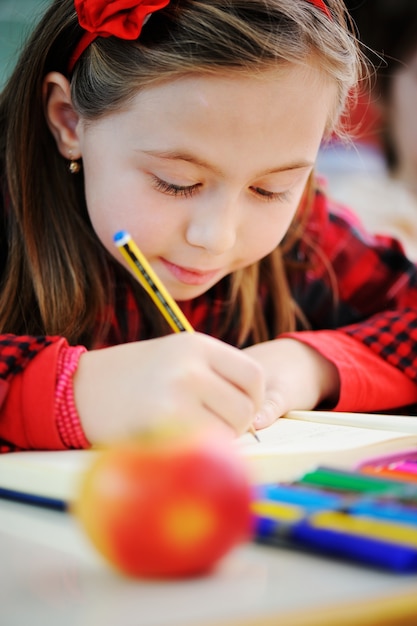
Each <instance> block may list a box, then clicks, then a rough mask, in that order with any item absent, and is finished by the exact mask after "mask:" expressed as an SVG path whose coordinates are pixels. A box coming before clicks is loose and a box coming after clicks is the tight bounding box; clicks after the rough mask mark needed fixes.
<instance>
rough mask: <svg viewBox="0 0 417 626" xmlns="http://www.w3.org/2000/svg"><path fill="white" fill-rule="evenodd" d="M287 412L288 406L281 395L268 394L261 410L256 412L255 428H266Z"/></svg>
mask: <svg viewBox="0 0 417 626" xmlns="http://www.w3.org/2000/svg"><path fill="white" fill-rule="evenodd" d="M286 412H287V408H286V406H285V403H284V401H283V398H282V396H281V395H279V394H277V393H275V394H273V395H268V397H267V398H266V399H265V401H264V402H263V404H262V407H261V409H260V411H258V413H257V414H256V417H255V420H254V422H253V425H254V426H255V428H256V429H257V430H258V429H261V428H266V427H267V426H270V425H271V424H273V423H274V422H275V421H276V420H277V419H279V418H280V417H282V416H283V415H284V414H285V413H286Z"/></svg>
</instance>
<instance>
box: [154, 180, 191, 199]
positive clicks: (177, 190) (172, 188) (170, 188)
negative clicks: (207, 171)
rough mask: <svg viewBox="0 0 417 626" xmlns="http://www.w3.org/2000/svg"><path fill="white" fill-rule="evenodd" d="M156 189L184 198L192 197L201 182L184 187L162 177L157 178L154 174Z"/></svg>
mask: <svg viewBox="0 0 417 626" xmlns="http://www.w3.org/2000/svg"><path fill="white" fill-rule="evenodd" d="M153 180H154V185H155V189H157V191H162V193H166V194H168V195H169V196H175V197H178V196H180V197H182V198H191V197H192V196H193V195H194V194H195V193H196V191H197V189H198V188H199V187H200V183H197V184H196V185H191V186H189V187H183V186H181V185H174V184H172V183H167V182H166V181H165V180H162V179H161V178H157V177H156V176H153Z"/></svg>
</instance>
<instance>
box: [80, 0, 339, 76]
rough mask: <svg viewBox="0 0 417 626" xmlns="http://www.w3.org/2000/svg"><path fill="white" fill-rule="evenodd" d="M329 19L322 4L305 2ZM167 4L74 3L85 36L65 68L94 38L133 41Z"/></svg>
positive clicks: (138, 0)
mask: <svg viewBox="0 0 417 626" xmlns="http://www.w3.org/2000/svg"><path fill="white" fill-rule="evenodd" d="M307 1H308V2H310V4H314V6H316V7H317V8H319V9H320V10H321V11H323V13H325V14H326V15H327V16H328V17H329V18H330V19H331V15H330V11H329V9H328V8H327V6H326V5H325V3H324V0H307ZM169 2H170V0H74V6H75V10H76V11H77V14H78V22H79V24H80V26H81V27H82V28H83V29H84V30H85V33H84V34H83V36H82V37H81V39H80V41H79V42H78V44H77V46H76V48H75V50H74V52H73V54H72V56H71V58H70V60H69V65H68V72H69V73H70V74H71V73H72V70H73V69H74V66H75V64H76V63H77V61H78V59H79V58H80V56H81V55H82V54H83V52H84V51H85V50H86V49H87V48H88V46H89V45H90V43H92V42H93V41H94V40H95V39H97V37H111V36H112V35H113V36H114V37H118V38H119V39H126V40H134V39H137V38H138V37H139V35H140V33H141V30H142V27H143V25H144V24H145V22H146V20H147V18H148V17H149V15H151V13H155V11H159V10H160V9H163V8H164V7H166V6H167V5H168V4H169Z"/></svg>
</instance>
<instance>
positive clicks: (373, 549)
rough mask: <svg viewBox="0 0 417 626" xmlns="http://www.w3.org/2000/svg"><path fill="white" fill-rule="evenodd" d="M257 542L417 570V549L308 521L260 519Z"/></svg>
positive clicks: (384, 566) (397, 568)
mask: <svg viewBox="0 0 417 626" xmlns="http://www.w3.org/2000/svg"><path fill="white" fill-rule="evenodd" d="M256 540H257V541H258V542H259V543H265V544H268V545H276V546H284V547H285V546H290V547H292V548H301V549H307V550H312V551H315V552H319V553H320V554H327V555H329V556H336V557H343V558H346V559H349V560H353V561H359V562H362V563H366V564H368V565H372V566H378V567H383V568H386V569H389V570H393V571H397V572H415V571H417V549H416V548H415V547H413V546H409V545H400V544H392V543H389V542H387V541H382V540H381V539H376V538H373V537H368V536H366V537H365V536H357V535H351V534H348V533H346V532H340V530H333V529H329V528H314V527H312V526H311V524H310V521H309V520H306V519H303V520H301V521H298V522H293V523H290V524H289V523H281V522H279V521H277V520H273V519H270V518H268V517H266V518H262V517H259V518H257V520H256Z"/></svg>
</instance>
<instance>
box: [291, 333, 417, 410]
mask: <svg viewBox="0 0 417 626" xmlns="http://www.w3.org/2000/svg"><path fill="white" fill-rule="evenodd" d="M285 336H287V337H292V338H293V339H297V340H298V341H302V342H303V343H306V344H308V345H309V346H311V347H312V348H315V349H316V350H317V351H318V352H320V354H322V355H323V356H324V357H326V359H328V360H329V361H331V362H332V363H334V365H335V366H336V367H337V369H338V372H339V376H340V396H339V401H338V403H337V405H336V406H335V407H333V409H334V410H335V411H361V412H372V411H381V410H388V409H395V408H399V407H401V406H407V405H410V404H415V403H417V384H416V383H414V382H413V381H412V380H410V378H408V376H406V375H405V374H404V373H403V372H401V371H400V370H398V369H397V368H395V367H394V366H392V365H390V364H389V363H388V362H387V361H385V360H384V359H382V358H381V357H379V356H378V355H377V354H375V352H373V351H372V350H371V349H370V348H368V347H367V346H365V345H364V344H363V343H361V342H360V341H357V340H356V339H354V338H353V337H351V336H349V335H346V334H345V333H344V332H342V331H338V330H320V331H301V332H295V333H286V335H285Z"/></svg>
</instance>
